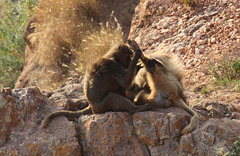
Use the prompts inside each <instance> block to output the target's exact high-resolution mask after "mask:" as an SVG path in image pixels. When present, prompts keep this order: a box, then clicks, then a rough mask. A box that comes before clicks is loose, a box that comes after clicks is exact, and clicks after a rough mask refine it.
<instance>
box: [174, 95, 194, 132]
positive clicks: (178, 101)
mask: <svg viewBox="0 0 240 156" xmlns="http://www.w3.org/2000/svg"><path fill="white" fill-rule="evenodd" d="M174 105H175V106H177V107H180V108H183V109H184V110H185V111H187V112H188V113H190V114H191V115H192V116H193V117H192V118H191V121H190V123H189V124H188V125H187V126H186V127H185V128H184V129H183V130H182V132H181V133H182V134H187V133H190V132H192V130H193V129H194V128H195V126H196V122H197V118H198V114H197V112H195V111H194V110H193V109H192V108H190V107H189V106H188V105H187V104H186V103H185V102H184V101H183V99H181V98H178V99H176V100H174Z"/></svg>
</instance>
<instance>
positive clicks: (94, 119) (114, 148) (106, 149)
mask: <svg viewBox="0 0 240 156" xmlns="http://www.w3.org/2000/svg"><path fill="white" fill-rule="evenodd" d="M78 124H79V129H80V130H79V135H80V142H81V144H82V148H83V153H84V155H119V156H120V155H135V156H147V155H150V154H149V152H148V150H147V148H146V146H145V145H144V144H143V143H142V142H141V141H139V139H138V138H137V137H136V135H135V134H134V128H133V126H132V121H131V116H130V114H129V113H123V112H115V113H113V112H108V113H105V114H96V115H91V116H81V117H80V118H79V120H78Z"/></svg>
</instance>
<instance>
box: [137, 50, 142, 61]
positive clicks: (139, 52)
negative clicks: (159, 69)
mask: <svg viewBox="0 0 240 156" xmlns="http://www.w3.org/2000/svg"><path fill="white" fill-rule="evenodd" d="M142 55H143V54H142V51H141V50H140V49H137V50H136V51H135V57H136V58H138V59H139V58H142Z"/></svg>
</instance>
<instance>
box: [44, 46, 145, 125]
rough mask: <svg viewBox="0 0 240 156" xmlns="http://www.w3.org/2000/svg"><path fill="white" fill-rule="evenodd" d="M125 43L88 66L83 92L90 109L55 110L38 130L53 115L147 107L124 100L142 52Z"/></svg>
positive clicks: (133, 110) (77, 114) (131, 109)
mask: <svg viewBox="0 0 240 156" xmlns="http://www.w3.org/2000/svg"><path fill="white" fill-rule="evenodd" d="M132 55H133V51H132V50H131V49H130V48H129V47H128V46H127V45H125V44H121V45H117V46H115V47H113V48H112V49H111V50H110V51H109V52H108V53H106V54H105V55H104V56H103V57H102V58H100V59H99V60H98V61H96V62H95V63H93V64H92V65H90V66H89V68H87V70H86V74H85V84H84V92H85V96H86V98H87V101H88V103H89V106H88V107H87V108H85V109H84V110H79V111H65V110H62V111H58V112H54V113H52V114H50V115H49V116H47V117H46V118H45V119H44V120H43V122H42V125H41V127H42V128H45V127H47V125H48V124H49V123H50V122H51V120H52V119H53V118H54V117H56V116H61V115H64V116H66V117H79V116H80V115H82V114H92V113H104V112H108V111H128V112H130V113H133V112H136V111H143V110H145V109H147V108H149V104H146V105H141V106H136V105H135V104H133V103H132V102H131V101H130V100H129V99H127V98H126V97H125V91H126V89H127V88H129V87H130V85H131V83H132V81H133V78H134V76H135V71H136V64H137V62H138V60H139V58H140V57H141V55H142V53H141V51H137V52H135V55H134V56H133V58H132V59H131V57H132Z"/></svg>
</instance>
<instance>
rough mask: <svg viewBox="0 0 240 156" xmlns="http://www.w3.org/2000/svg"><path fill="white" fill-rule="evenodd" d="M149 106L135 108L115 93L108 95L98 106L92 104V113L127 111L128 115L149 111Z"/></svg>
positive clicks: (127, 100)
mask: <svg viewBox="0 0 240 156" xmlns="http://www.w3.org/2000/svg"><path fill="white" fill-rule="evenodd" d="M149 107H150V104H145V105H141V106H136V105H135V104H133V103H132V102H131V101H130V100H129V99H127V98H125V97H123V96H121V95H119V94H115V93H108V95H107V96H106V97H105V98H104V99H103V100H102V102H101V103H99V104H97V103H96V104H92V110H93V112H94V113H105V112H107V111H128V112H130V113H134V112H139V111H144V110H147V109H149Z"/></svg>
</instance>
